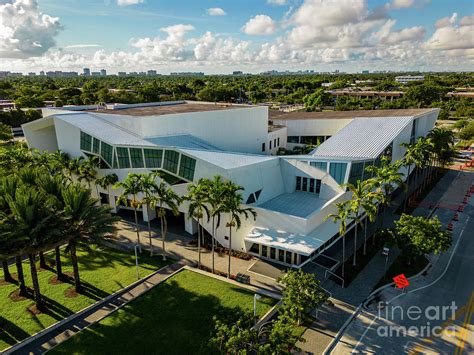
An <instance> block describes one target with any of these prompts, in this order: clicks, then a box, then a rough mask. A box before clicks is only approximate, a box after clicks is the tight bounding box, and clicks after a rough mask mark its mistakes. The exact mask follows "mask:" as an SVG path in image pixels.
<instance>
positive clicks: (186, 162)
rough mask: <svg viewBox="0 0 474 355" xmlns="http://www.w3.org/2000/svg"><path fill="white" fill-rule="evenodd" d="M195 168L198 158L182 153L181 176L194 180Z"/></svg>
mask: <svg viewBox="0 0 474 355" xmlns="http://www.w3.org/2000/svg"><path fill="white" fill-rule="evenodd" d="M195 168H196V160H195V159H193V158H190V157H188V156H186V155H183V154H181V162H180V164H179V176H181V177H183V178H185V179H188V180H190V181H192V180H193V179H194V169H195Z"/></svg>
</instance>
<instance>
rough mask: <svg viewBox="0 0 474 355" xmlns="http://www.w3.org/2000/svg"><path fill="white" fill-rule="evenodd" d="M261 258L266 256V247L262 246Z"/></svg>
mask: <svg viewBox="0 0 474 355" xmlns="http://www.w3.org/2000/svg"><path fill="white" fill-rule="evenodd" d="M261 255H262V256H267V246H266V245H262V254H261Z"/></svg>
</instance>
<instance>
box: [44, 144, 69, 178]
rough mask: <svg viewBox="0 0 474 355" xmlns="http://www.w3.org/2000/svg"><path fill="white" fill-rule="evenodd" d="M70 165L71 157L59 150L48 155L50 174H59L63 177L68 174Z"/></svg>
mask: <svg viewBox="0 0 474 355" xmlns="http://www.w3.org/2000/svg"><path fill="white" fill-rule="evenodd" d="M70 163H71V157H70V156H69V154H68V153H66V152H61V151H60V150H57V151H55V152H54V153H50V154H49V166H50V170H51V173H53V174H54V173H61V174H63V175H67V174H68V171H69V170H68V169H69V164H70Z"/></svg>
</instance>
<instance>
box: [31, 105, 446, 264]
mask: <svg viewBox="0 0 474 355" xmlns="http://www.w3.org/2000/svg"><path fill="white" fill-rule="evenodd" d="M401 111H403V110H392V111H390V112H391V114H390V115H385V116H383V117H377V116H375V117H374V116H373V115H372V117H360V113H359V114H356V113H354V114H353V115H351V113H349V112H348V113H346V114H345V115H342V117H338V118H334V117H332V118H324V117H320V116H321V115H320V114H321V113H315V115H314V117H310V116H309V115H308V113H305V114H304V116H305V117H304V119H297V118H295V117H291V118H288V117H287V118H284V117H281V118H280V119H276V118H273V119H272V121H273V122H272V123H273V124H272V125H270V126H269V124H268V109H267V108H266V107H257V106H245V105H231V106H228V105H227V106H221V105H216V104H214V103H196V102H185V101H180V102H168V103H155V104H143V105H115V106H109V107H108V108H107V109H100V110H95V107H93V106H91V107H72V108H63V109H47V110H44V112H43V115H44V118H43V119H41V120H37V121H34V122H31V123H28V124H25V125H23V130H24V132H25V137H26V139H27V141H28V144H29V146H30V147H32V148H37V149H39V150H48V151H54V150H57V149H60V150H61V151H64V152H67V153H69V154H70V155H71V156H72V157H78V156H92V155H96V156H99V157H101V161H102V163H101V169H100V172H99V174H100V175H103V174H109V173H115V174H117V175H118V177H119V179H120V180H123V179H124V178H125V177H126V176H127V174H128V173H129V172H132V171H133V172H148V171H156V170H159V171H162V172H163V173H164V174H165V175H166V179H167V181H169V182H171V183H172V187H173V189H174V190H175V191H176V192H177V193H178V194H179V195H181V196H183V195H185V194H186V193H187V188H188V185H189V184H190V183H191V182H193V181H194V182H196V181H198V180H199V179H200V178H212V177H214V176H215V175H221V176H222V177H223V178H224V179H228V180H232V181H233V182H234V183H236V184H238V185H240V186H242V187H243V188H244V192H243V201H244V203H246V204H247V205H249V206H252V207H253V208H254V209H255V210H256V211H257V219H256V220H255V221H254V220H253V219H249V220H247V221H244V223H243V225H242V227H241V228H240V229H239V230H238V231H235V232H234V233H233V238H232V244H233V245H232V248H233V249H234V250H239V251H247V252H251V253H253V254H255V255H259V256H261V257H263V258H268V259H272V260H274V261H276V262H280V263H283V264H287V265H288V264H289V265H294V266H301V265H302V264H304V263H305V262H307V261H309V260H310V258H313V257H315V256H316V255H318V254H319V253H321V252H322V251H323V250H324V249H326V248H327V247H328V246H330V245H331V244H333V243H334V242H335V241H336V239H337V232H338V225H337V224H334V223H332V222H331V221H326V220H325V218H326V216H327V215H328V214H330V213H332V212H334V211H335V206H334V203H335V202H337V201H341V200H344V199H347V198H348V197H349V196H347V193H346V192H345V189H344V188H343V187H341V185H343V184H344V183H347V182H348V181H350V182H355V180H356V179H357V178H358V179H364V176H363V174H364V173H363V172H364V169H365V166H366V165H368V164H374V163H376V162H377V161H378V160H379V159H380V156H381V155H383V154H387V152H390V154H391V155H392V159H393V160H395V159H399V158H401V157H402V156H403V153H404V150H403V149H402V148H401V147H400V143H402V142H409V141H410V140H413V139H415V138H416V137H418V136H425V135H426V134H427V133H428V131H429V130H430V129H431V128H432V127H433V126H434V122H435V120H436V118H437V115H438V112H439V110H437V109H430V110H418V111H416V112H414V111H413V112H408V113H410V114H409V115H408V114H407V112H401ZM384 112H385V111H384ZM357 116H359V117H357ZM295 136H298V137H299V138H298V143H296V144H301V137H312V138H311V139H309V140H314V137H322V136H324V142H323V143H322V144H320V145H319V146H318V148H316V149H315V150H314V151H313V152H312V153H311V154H309V155H300V156H275V154H276V152H277V151H278V149H279V148H280V147H283V148H286V147H288V145H289V144H290V143H289V141H288V142H287V139H288V138H289V137H295ZM292 139H293V138H292ZM293 140H294V139H293ZM303 141H308V139H306V140H303ZM319 143H321V141H319ZM294 144H295V143H294ZM95 190H96V189H92V191H93V193H95ZM97 191H98V192H99V194H100V197H101V198H102V200H103V201H107V202H108V203H109V204H110V205H111V207H112V208H113V209H114V210H115V211H116V210H117V209H119V208H126V207H124V206H116V203H115V201H116V197H117V196H118V195H120V191H118V190H113V189H110V191H107V190H103V189H101V188H100V187H98V188H97ZM142 209H143V218H144V219H145V220H148V219H153V218H155V217H156V213H155V211H152V210H151V209H149V208H147V207H146V206H143V208H142ZM180 211H181V212H182V213H183V224H184V226H185V228H186V230H187V231H188V232H190V233H192V234H194V233H195V232H196V223H195V222H194V221H192V220H190V219H189V218H188V215H187V205H186V203H184V204H183V205H182V206H181V207H180ZM225 219H226V216H223V220H224V221H225ZM223 226H225V223H222V226H221V227H220V228H219V229H218V231H217V235H216V236H215V238H216V240H217V241H218V242H219V243H220V244H222V245H223V246H224V247H228V244H229V242H228V237H227V235H228V230H227V229H226V228H224V227H223ZM204 227H205V228H206V229H207V230H208V231H210V230H211V228H210V225H205V226H204Z"/></svg>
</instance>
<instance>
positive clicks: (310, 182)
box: [309, 179, 314, 192]
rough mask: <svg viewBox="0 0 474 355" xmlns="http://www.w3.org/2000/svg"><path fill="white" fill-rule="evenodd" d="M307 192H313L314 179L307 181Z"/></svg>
mask: <svg viewBox="0 0 474 355" xmlns="http://www.w3.org/2000/svg"><path fill="white" fill-rule="evenodd" d="M309 192H314V179H309Z"/></svg>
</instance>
